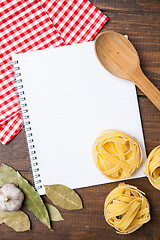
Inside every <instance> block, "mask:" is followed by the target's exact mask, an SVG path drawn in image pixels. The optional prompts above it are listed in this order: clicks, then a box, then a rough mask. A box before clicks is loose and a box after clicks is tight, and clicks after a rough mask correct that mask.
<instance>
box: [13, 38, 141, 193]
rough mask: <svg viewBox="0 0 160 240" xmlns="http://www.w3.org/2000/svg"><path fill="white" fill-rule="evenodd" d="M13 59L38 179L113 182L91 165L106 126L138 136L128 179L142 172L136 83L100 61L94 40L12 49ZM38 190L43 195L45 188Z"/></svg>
mask: <svg viewBox="0 0 160 240" xmlns="http://www.w3.org/2000/svg"><path fill="white" fill-rule="evenodd" d="M16 59H18V61H19V66H20V72H21V74H22V76H21V78H22V79H23V86H24V88H23V89H24V92H25V96H26V102H27V108H28V110H29V116H30V119H29V121H30V123H31V127H32V133H33V138H34V145H35V149H36V155H37V161H38V168H39V173H40V178H41V181H42V184H44V185H48V184H64V185H66V186H68V187H71V188H81V187H87V186H91V185H97V184H102V183H109V182H112V180H110V179H108V178H106V177H104V176H103V175H102V174H101V173H100V172H99V170H98V169H97V168H96V166H95V164H94V162H93V158H92V152H91V148H92V144H93V142H94V140H95V139H96V138H97V136H98V134H99V133H100V132H101V131H103V130H106V129H118V130H122V131H124V132H126V133H128V134H130V135H131V136H135V137H136V138H137V139H138V141H139V142H140V144H141V146H142V149H143V155H144V157H143V162H142V165H141V167H140V168H139V169H138V170H137V171H136V172H135V173H134V174H133V175H132V178H136V177H142V176H144V168H145V164H144V161H145V158H146V155H145V145H144V138H143V132H142V126H141V120H140V114H139V107H138V102H137V95H136V90H135V85H134V84H133V83H131V82H129V81H127V80H122V79H119V78H117V77H114V76H112V75H111V74H110V73H109V72H107V71H106V70H105V69H104V68H103V67H102V66H101V64H100V63H99V61H98V60H97V58H96V55H95V52H94V42H89V43H81V44H75V45H71V46H65V47H60V48H49V49H46V50H41V51H35V52H27V53H22V54H16V55H14V56H13V60H16ZM30 152H31V150H30ZM33 169H34V166H33ZM35 175H36V173H34V176H35ZM35 181H36V179H35ZM38 192H39V194H44V189H43V188H42V189H40V190H39V191H38Z"/></svg>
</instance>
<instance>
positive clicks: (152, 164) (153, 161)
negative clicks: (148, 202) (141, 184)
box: [146, 146, 160, 190]
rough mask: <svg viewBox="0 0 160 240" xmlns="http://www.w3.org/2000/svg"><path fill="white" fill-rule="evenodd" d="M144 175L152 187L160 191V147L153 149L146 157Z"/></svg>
mask: <svg viewBox="0 0 160 240" xmlns="http://www.w3.org/2000/svg"><path fill="white" fill-rule="evenodd" d="M146 175H147V177H148V179H149V181H150V183H151V184H152V185H153V187H155V188H157V189H158V190H160V146H158V147H156V148H154V149H153V150H152V152H151V153H150V154H149V156H148V159H147V163H146Z"/></svg>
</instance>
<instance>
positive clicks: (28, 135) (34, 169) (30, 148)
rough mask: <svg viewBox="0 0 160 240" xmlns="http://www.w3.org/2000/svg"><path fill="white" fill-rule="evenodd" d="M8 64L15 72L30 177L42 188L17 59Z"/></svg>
mask: <svg viewBox="0 0 160 240" xmlns="http://www.w3.org/2000/svg"><path fill="white" fill-rule="evenodd" d="M10 65H12V66H13V68H12V71H13V72H14V73H15V74H13V77H14V78H15V81H14V84H15V88H16V89H17V95H18V97H19V100H20V107H21V116H22V120H23V124H24V127H25V133H26V141H27V145H28V153H29V156H30V161H29V162H30V170H31V171H30V172H31V177H32V179H33V184H34V187H35V189H36V190H39V189H41V188H42V184H41V176H40V173H39V166H38V161H37V154H36V147H35V144H34V138H33V133H32V128H31V122H30V117H29V110H28V108H27V102H26V97H25V92H24V90H23V84H22V79H21V73H20V67H19V66H18V61H12V62H10Z"/></svg>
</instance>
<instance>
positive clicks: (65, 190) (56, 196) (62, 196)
mask: <svg viewBox="0 0 160 240" xmlns="http://www.w3.org/2000/svg"><path fill="white" fill-rule="evenodd" d="M44 187H45V191H46V195H47V197H48V198H49V199H50V200H51V201H52V202H53V203H54V204H55V205H57V206H59V207H61V208H64V209H67V210H77V209H81V208H83V206H82V201H81V199H80V197H79V195H78V194H77V193H76V192H75V191H74V190H73V189H71V188H69V187H66V186H64V185H61V184H54V185H44Z"/></svg>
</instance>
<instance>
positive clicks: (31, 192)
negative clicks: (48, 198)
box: [17, 172, 52, 230]
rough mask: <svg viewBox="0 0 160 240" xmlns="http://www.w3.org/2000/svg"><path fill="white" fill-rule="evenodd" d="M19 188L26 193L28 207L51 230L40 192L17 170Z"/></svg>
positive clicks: (25, 201)
mask: <svg viewBox="0 0 160 240" xmlns="http://www.w3.org/2000/svg"><path fill="white" fill-rule="evenodd" d="M17 177H18V184H19V188H20V189H21V190H22V192H23V193H24V194H25V200H24V203H25V205H26V206H27V207H28V209H29V210H30V211H31V212H32V213H33V214H34V215H35V216H36V217H37V218H38V219H39V220H40V221H41V222H42V223H43V224H45V225H46V226H47V227H48V228H49V229H50V230H52V229H51V226H50V219H49V215H48V211H47V209H46V206H45V204H44V203H43V201H42V199H41V197H40V196H39V194H38V192H37V191H35V189H34V188H33V187H32V186H31V185H30V184H29V183H28V181H27V180H26V179H24V178H23V177H22V176H21V175H20V174H19V172H17Z"/></svg>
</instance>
